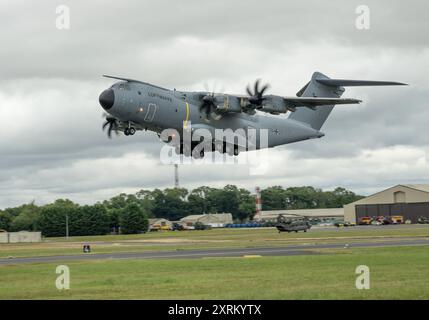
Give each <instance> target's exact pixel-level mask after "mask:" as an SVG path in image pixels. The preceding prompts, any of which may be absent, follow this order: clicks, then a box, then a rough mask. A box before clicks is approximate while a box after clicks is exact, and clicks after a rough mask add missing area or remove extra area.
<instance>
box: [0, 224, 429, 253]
mask: <svg viewBox="0 0 429 320" xmlns="http://www.w3.org/2000/svg"><path fill="white" fill-rule="evenodd" d="M407 237H429V226H407V227H404V228H389V227H386V228H371V227H367V228H349V229H346V228H344V229H324V230H320V229H319V230H318V229H311V230H310V231H309V232H307V233H302V232H301V233H291V234H288V233H281V234H279V233H278V232H277V231H276V230H275V229H274V228H261V229H213V230H205V231H176V232H154V233H148V234H140V235H118V236H93V237H70V238H69V239H66V238H47V239H45V240H44V241H43V242H42V243H33V244H25V243H22V244H0V258H6V257H31V256H49V255H64V254H80V253H81V252H82V244H83V243H90V244H92V251H93V252H94V253H111V252H140V251H160V250H180V249H197V248H198V249H203V248H225V247H228V248H246V247H258V246H287V245H293V244H302V243H322V242H336V241H342V242H343V241H347V242H350V243H352V242H353V241H357V240H359V241H362V240H364V241H365V240H368V241H376V240H377V239H380V240H386V238H391V239H395V238H407Z"/></svg>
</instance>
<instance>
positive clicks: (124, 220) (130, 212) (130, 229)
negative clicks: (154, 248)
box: [119, 203, 149, 234]
mask: <svg viewBox="0 0 429 320" xmlns="http://www.w3.org/2000/svg"><path fill="white" fill-rule="evenodd" d="M119 224H120V227H121V233H123V234H133V233H141V232H146V231H147V229H148V227H149V221H148V218H147V216H146V214H145V213H144V212H143V209H142V208H141V207H140V206H139V205H138V204H136V203H130V204H128V205H127V206H126V207H125V208H124V209H123V211H122V212H121V215H120V219H119Z"/></svg>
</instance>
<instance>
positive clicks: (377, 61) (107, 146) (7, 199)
mask: <svg viewBox="0 0 429 320" xmlns="http://www.w3.org/2000/svg"><path fill="white" fill-rule="evenodd" d="M110 3H111V4H110ZM63 4H64V5H67V6H69V8H70V23H71V24H70V29H69V30H59V29H57V28H56V19H57V16H58V15H57V14H56V8H57V6H59V5H63ZM359 5H367V6H368V7H369V9H370V29H369V30H359V29H357V28H356V26H355V20H356V18H357V16H358V14H356V12H355V10H356V7H358V6H359ZM428 9H429V5H428V4H427V3H426V1H420V0H412V1H406V2H405V1H392V0H389V1H387V0H386V1H380V0H379V1H361V0H358V1H354V0H351V1H340V0H338V1H334V0H329V1H323V2H322V1H311V0H299V1H271V0H266V1H253V0H252V1H249V0H246V1H227V0H221V1H202V0H198V1H197V0H195V1H194V0H188V1H165V0H162V1H160V0H157V1H149V0H145V1H137V0H136V1H115V2H109V4H108V2H107V1H101V0H99V1H83V0H82V1H76V0H73V1H61V0H57V1H51V0H48V1H43V2H39V1H38V2H37V3H36V2H32V1H28V0H27V1H21V0H2V1H1V2H0V27H1V28H0V46H1V47H0V66H1V67H0V155H1V157H0V208H4V207H9V206H14V205H19V204H22V203H25V202H29V201H32V200H36V203H38V204H44V203H48V202H51V201H53V200H55V199H56V198H69V199H71V200H73V201H76V202H79V203H94V202H96V201H99V200H103V199H106V198H109V197H111V196H113V195H116V194H118V193H120V192H127V193H134V192H136V191H137V190H139V189H142V188H146V189H153V188H164V187H171V186H172V185H173V183H174V181H173V177H174V176H173V167H172V166H168V165H163V164H161V162H160V160H159V152H160V149H161V146H162V144H161V143H160V142H159V140H158V137H157V136H156V135H155V134H153V133H149V132H147V133H141V132H138V133H137V134H136V135H135V136H132V137H125V136H119V137H118V138H114V139H112V140H109V139H107V137H106V134H105V133H103V132H102V130H101V125H102V122H103V119H102V109H101V107H100V106H99V104H98V95H99V94H100V92H101V91H102V90H103V89H104V88H106V87H108V86H110V85H111V84H112V83H113V81H112V80H109V79H105V78H101V75H102V74H112V75H118V76H125V77H129V78H135V79H140V80H143V81H148V82H152V83H155V84H158V85H161V86H164V87H168V88H174V87H175V88H178V89H184V90H203V89H204V83H208V84H209V85H211V86H214V85H215V84H216V85H217V86H218V87H222V88H224V89H225V92H231V93H244V89H245V87H246V85H247V84H248V83H250V82H253V81H254V80H255V79H256V78H259V77H260V78H262V79H263V80H264V81H266V82H269V83H270V84H271V90H270V93H273V94H279V95H294V94H295V93H296V92H297V91H298V90H299V89H300V88H301V87H302V86H303V85H304V84H305V83H306V82H307V81H308V80H309V78H310V77H311V74H312V73H313V72H314V71H320V72H323V73H325V74H327V75H328V76H330V77H333V78H350V79H371V80H392V81H401V82H406V83H409V84H410V86H408V87H378V88H364V87H361V88H348V89H347V90H346V92H345V94H344V95H343V97H353V98H358V99H362V100H363V101H364V102H363V103H362V104H361V105H350V106H338V107H336V108H335V109H334V111H333V113H332V114H331V116H330V117H329V119H328V121H327V122H326V124H325V125H324V127H323V128H322V131H323V132H325V134H326V136H325V137H324V138H322V139H317V140H310V141H306V142H300V143H296V144H290V145H286V146H281V147H277V148H274V149H272V150H269V157H268V158H269V162H270V163H269V166H268V170H267V172H266V173H265V174H264V175H258V176H254V175H250V174H249V168H248V167H247V166H245V165H214V164H213V165H182V166H181V167H180V183H181V186H183V187H186V188H193V187H197V186H200V185H210V186H223V185H225V184H236V185H238V186H241V187H245V188H248V189H249V190H251V191H253V190H254V187H255V186H256V185H259V186H261V187H267V186H271V185H282V186H284V187H288V186H301V185H313V186H316V187H320V188H323V189H332V188H334V187H336V186H343V187H346V188H349V189H351V190H353V191H355V192H358V193H361V194H369V193H372V192H375V191H377V190H380V189H381V188H385V187H389V186H392V185H395V184H400V183H403V184H405V183H429V177H428V172H429V156H428V154H429V153H428V152H429V135H428V127H429V126H428V122H429V121H428V120H429V108H428V105H427V100H428V94H429V86H428V85H429V79H428V76H427V70H429V45H428V44H429V40H428V37H427V32H428V31H429V19H428Z"/></svg>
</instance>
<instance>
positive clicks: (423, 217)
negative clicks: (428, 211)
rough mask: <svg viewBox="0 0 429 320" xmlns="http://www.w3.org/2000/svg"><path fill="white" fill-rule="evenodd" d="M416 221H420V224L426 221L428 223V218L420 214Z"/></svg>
mask: <svg viewBox="0 0 429 320" xmlns="http://www.w3.org/2000/svg"><path fill="white" fill-rule="evenodd" d="M417 223H420V224H427V223H429V218H428V217H425V216H420V217H419V218H418V219H417Z"/></svg>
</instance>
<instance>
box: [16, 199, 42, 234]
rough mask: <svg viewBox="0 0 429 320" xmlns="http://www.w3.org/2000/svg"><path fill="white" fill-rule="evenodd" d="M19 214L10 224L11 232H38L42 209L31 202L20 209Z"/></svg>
mask: <svg viewBox="0 0 429 320" xmlns="http://www.w3.org/2000/svg"><path fill="white" fill-rule="evenodd" d="M19 209H20V212H19V214H18V215H17V216H16V217H15V218H13V220H12V222H11V223H10V230H11V231H22V230H25V231H37V230H38V226H37V221H38V219H39V213H40V208H39V207H38V206H36V205H35V204H34V202H31V203H29V204H25V205H22V206H20V207H19Z"/></svg>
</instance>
